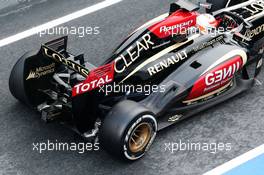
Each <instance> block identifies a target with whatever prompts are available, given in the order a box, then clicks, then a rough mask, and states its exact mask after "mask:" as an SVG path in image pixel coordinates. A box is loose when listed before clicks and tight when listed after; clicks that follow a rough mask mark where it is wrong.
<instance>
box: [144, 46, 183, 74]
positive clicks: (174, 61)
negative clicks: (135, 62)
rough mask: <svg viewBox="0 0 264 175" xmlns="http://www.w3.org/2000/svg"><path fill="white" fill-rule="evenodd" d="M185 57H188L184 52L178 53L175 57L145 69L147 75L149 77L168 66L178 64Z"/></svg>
mask: <svg viewBox="0 0 264 175" xmlns="http://www.w3.org/2000/svg"><path fill="white" fill-rule="evenodd" d="M187 57H188V55H187V53H186V50H183V51H181V52H178V53H176V54H175V55H173V56H171V57H169V58H167V59H165V60H162V61H161V62H159V63H157V64H155V65H154V66H151V67H149V68H148V69H147V70H148V73H149V75H150V76H152V75H155V74H157V73H159V72H161V71H162V70H164V69H167V68H169V67H170V66H172V65H175V64H177V63H179V62H180V61H182V60H185V59H186V58H187Z"/></svg>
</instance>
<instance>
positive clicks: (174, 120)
mask: <svg viewBox="0 0 264 175" xmlns="http://www.w3.org/2000/svg"><path fill="white" fill-rule="evenodd" d="M182 117H183V115H174V116H172V117H170V118H169V119H168V122H176V121H179V120H180V119H181V118H182Z"/></svg>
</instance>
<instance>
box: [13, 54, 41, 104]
mask: <svg viewBox="0 0 264 175" xmlns="http://www.w3.org/2000/svg"><path fill="white" fill-rule="evenodd" d="M33 55H36V53H35V52H27V53H25V54H24V55H23V56H22V57H21V58H19V60H18V61H17V62H16V64H15V65H14V67H13V69H12V71H11V74H10V77H9V90H10V92H11V94H12V95H13V96H14V97H15V98H16V99H18V100H19V101H20V102H22V103H24V104H26V105H29V106H32V103H33V102H32V101H30V99H29V98H28V95H27V92H26V89H25V80H24V74H25V73H24V72H25V62H26V60H27V58H29V57H31V56H33Z"/></svg>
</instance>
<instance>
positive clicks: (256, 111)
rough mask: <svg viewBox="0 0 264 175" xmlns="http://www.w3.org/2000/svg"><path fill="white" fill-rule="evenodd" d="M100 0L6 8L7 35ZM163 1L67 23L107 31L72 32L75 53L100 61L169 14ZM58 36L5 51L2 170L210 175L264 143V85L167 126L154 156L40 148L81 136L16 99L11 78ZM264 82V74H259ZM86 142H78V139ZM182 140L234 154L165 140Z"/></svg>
mask: <svg viewBox="0 0 264 175" xmlns="http://www.w3.org/2000/svg"><path fill="white" fill-rule="evenodd" d="M98 2H99V1H96V0H89V1H85V0H78V1H67V0H47V1H40V2H39V3H36V4H34V5H32V6H29V7H28V8H22V9H19V8H20V7H18V6H17V7H13V9H12V13H6V12H5V11H0V16H1V17H0V24H1V27H0V39H3V38H6V37H8V36H11V35H14V34H16V33H18V32H21V31H24V30H27V29H29V28H31V27H33V26H37V25H40V24H42V23H45V22H48V21H50V20H53V19H55V18H58V17H61V16H64V15H67V14H69V13H71V12H74V11H77V10H80V9H82V8H85V7H88V6H91V5H93V4H95V3H98ZM170 2H172V1H163V0H141V1H140V0H124V1H122V2H120V3H118V4H116V5H113V6H111V7H107V8H104V9H102V10H100V11H97V12H95V13H92V14H89V15H87V16H84V17H81V18H78V19H76V20H73V21H70V22H68V23H66V24H65V25H64V26H93V27H96V26H98V27H100V34H99V35H89V36H86V37H84V38H79V37H78V36H76V35H71V36H70V37H69V50H70V51H71V52H73V53H84V54H85V55H86V59H87V60H89V61H90V62H92V63H93V64H95V65H99V64H100V63H101V62H102V61H103V60H105V59H106V58H107V57H108V56H109V54H110V53H111V51H112V50H113V49H114V47H115V46H116V45H118V44H119V43H120V42H121V41H122V40H123V39H124V37H126V36H127V34H128V33H129V32H131V31H132V30H134V29H135V28H136V27H137V26H139V25H141V24H143V23H144V22H145V21H147V20H149V19H151V18H153V17H156V16H159V15H160V14H163V13H165V12H167V11H168V9H169V3H170ZM56 37H57V36H55V35H45V36H43V37H39V35H33V36H31V37H28V38H25V39H23V40H20V41H18V42H15V43H13V44H9V45H7V46H4V47H1V48H0V94H1V97H0V174H19V175H33V174H76V175H77V174H171V175H183V174H202V173H204V172H207V171H208V170H211V169H212V168H214V167H216V166H218V165H220V164H222V163H224V162H227V161H228V160H231V159H232V158H235V157H237V156H239V155H241V154H242V153H245V152H247V151H249V150H250V149H253V148H255V147H257V146H259V145H261V144H263V140H264V130H263V126H264V118H263V111H264V98H263V97H264V86H263V85H261V84H259V85H257V86H255V87H254V88H252V89H251V90H249V91H247V92H246V93H244V94H241V95H239V96H237V97H235V98H233V99H231V100H229V101H228V102H225V103H224V104H220V105H218V106H216V107H214V108H211V109H209V110H207V111H205V112H202V113H200V114H199V115H196V116H194V117H192V118H190V119H187V120H185V121H183V122H181V123H180V124H177V125H174V126H172V127H170V128H168V129H166V130H164V131H161V132H160V133H159V134H158V136H157V138H156V140H155V142H154V144H153V145H152V147H151V149H150V151H149V152H148V153H147V154H146V156H145V157H144V158H143V159H141V160H139V161H137V162H134V163H124V162H121V161H118V160H116V159H114V158H112V157H111V156H109V155H108V154H107V153H106V152H105V151H103V150H99V151H91V152H85V153H84V154H79V153H77V152H74V151H47V152H44V153H42V154H40V153H38V152H37V151H33V146H32V143H36V142H47V140H50V141H54V142H55V141H58V142H68V143H70V142H76V137H75V136H74V133H73V132H72V131H71V130H69V129H67V128H65V127H63V126H62V125H60V124H56V123H53V124H45V123H44V122H42V121H41V120H40V116H39V114H38V113H35V112H33V111H31V110H30V109H28V108H27V107H26V106H24V105H22V104H20V103H19V102H17V100H16V99H14V98H13V97H12V95H11V94H10V92H9V89H8V77H9V74H10V71H11V68H12V66H13V65H14V64H15V62H16V60H17V59H18V58H19V57H20V56H21V55H23V53H24V52H26V51H28V50H36V49H39V46H40V44H41V43H43V42H46V41H48V40H50V39H52V38H56ZM259 80H260V81H261V82H264V73H263V72H262V73H261V75H260V76H259ZM77 140H78V139H77ZM180 141H182V142H194V143H196V142H200V143H202V142H206V143H220V142H223V143H231V145H232V149H231V150H230V151H219V152H218V153H216V154H213V153H210V152H208V151H175V152H174V153H171V152H170V151H168V150H166V149H165V148H166V146H165V144H167V143H172V142H175V143H179V142H180Z"/></svg>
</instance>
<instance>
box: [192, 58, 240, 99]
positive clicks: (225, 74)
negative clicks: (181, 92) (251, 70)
mask: <svg viewBox="0 0 264 175" xmlns="http://www.w3.org/2000/svg"><path fill="white" fill-rule="evenodd" d="M242 66H243V61H242V59H241V57H240V56H236V57H234V58H233V59H231V60H229V61H226V62H224V63H222V64H221V65H219V66H217V67H215V68H213V69H212V70H211V71H209V72H207V73H206V74H205V75H203V76H201V77H200V78H199V79H198V81H196V82H195V83H194V86H193V88H192V90H191V93H190V94H189V96H188V97H187V100H192V99H195V98H199V97H201V96H204V95H205V94H207V95H208V94H209V93H210V92H217V90H219V89H221V88H222V87H225V86H226V85H227V84H229V83H230V82H231V81H232V79H233V77H234V75H235V73H236V72H238V71H239V70H240V69H241V68H242ZM212 95H214V94H212Z"/></svg>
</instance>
